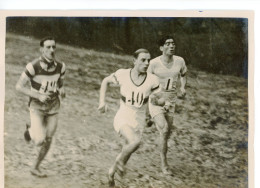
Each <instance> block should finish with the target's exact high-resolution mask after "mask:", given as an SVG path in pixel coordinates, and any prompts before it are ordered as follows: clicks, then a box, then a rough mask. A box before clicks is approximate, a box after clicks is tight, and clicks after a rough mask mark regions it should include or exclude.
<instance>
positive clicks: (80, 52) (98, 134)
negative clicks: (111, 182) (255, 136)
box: [4, 34, 248, 188]
mask: <svg viewBox="0 0 260 188" xmlns="http://www.w3.org/2000/svg"><path fill="white" fill-rule="evenodd" d="M38 55H39V51H38V40H35V39H32V38H28V37H22V36H16V35H11V34H9V35H7V40H6V93H5V119H4V122H5V125H4V145H5V148H4V149H5V151H4V157H5V158H4V159H5V161H4V164H5V187H6V188H36V187H39V188H43V187H44V188H65V187H107V178H106V175H107V171H108V168H109V167H110V165H111V164H112V163H113V161H114V159H115V157H116V155H117V154H118V153H119V152H120V149H121V146H122V143H123V140H121V138H120V137H119V136H118V135H117V134H116V133H115V131H114V130H113V126H112V122H113V117H114V115H115V113H116V110H117V108H118V105H119V100H118V97H119V92H118V89H117V88H111V89H110V90H109V94H108V98H107V99H108V100H107V101H108V103H109V107H110V111H109V112H108V113H107V114H106V115H100V114H98V113H97V110H96V109H97V106H98V92H99V87H100V83H101V80H102V79H103V78H104V77H105V76H107V75H108V74H110V73H112V72H113V71H115V70H117V69H118V68H128V67H130V66H131V58H130V57H129V56H119V55H114V54H108V53H101V52H96V51H94V50H86V49H81V48H73V47H70V46H66V45H58V51H57V55H58V59H60V60H62V61H64V62H65V63H66V65H67V73H66V83H65V87H66V93H67V97H66V98H65V99H64V100H63V101H62V108H61V111H60V118H59V127H58V130H57V132H56V135H55V139H54V143H53V146H52V148H51V151H50V153H49V154H48V156H47V158H46V160H44V161H43V163H42V165H41V166H42V169H43V170H45V171H46V173H48V177H47V178H37V177H34V176H32V175H31V174H30V172H29V170H30V166H31V165H32V163H33V161H34V160H35V158H36V150H35V148H34V146H33V144H32V143H29V144H27V143H26V142H25V141H24V138H23V132H24V130H25V123H28V122H29V113H28V109H27V103H28V99H27V97H26V96H23V95H21V94H18V93H16V92H15V83H16V81H17V80H18V78H19V76H20V73H21V72H22V71H23V70H24V67H25V65H26V63H27V62H29V61H30V60H32V59H34V58H36V57H37V56H38ZM188 76H189V79H188V84H187V96H186V99H185V100H178V101H177V107H176V118H175V129H174V131H173V134H172V136H171V138H170V141H169V152H168V157H169V164H170V166H171V167H172V169H173V171H174V176H164V175H163V174H162V173H161V172H160V156H159V151H158V141H159V140H158V138H159V134H158V132H157V131H156V128H155V126H152V127H147V128H146V129H145V133H144V137H143V143H142V146H141V147H140V149H139V150H138V151H137V152H136V153H135V154H133V155H132V157H131V159H130V161H129V163H128V164H127V173H126V175H125V176H124V178H120V177H118V176H116V185H117V186H118V187H129V188H130V187H131V188H134V187H149V188H153V187H154V188H160V187H162V188H164V187H178V188H179V187H180V188H186V187H187V188H194V187H201V188H215V187H218V188H219V187H223V188H234V187H239V188H240V187H247V186H248V166H247V165H248V145H247V143H248V142H247V141H248V139H247V137H248V101H247V80H245V79H243V78H238V77H233V76H222V75H215V74H208V73H205V72H201V71H197V70H194V69H193V68H192V67H189V74H188Z"/></svg>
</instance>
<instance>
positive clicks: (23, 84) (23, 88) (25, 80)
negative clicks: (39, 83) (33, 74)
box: [15, 72, 50, 102]
mask: <svg viewBox="0 0 260 188" xmlns="http://www.w3.org/2000/svg"><path fill="white" fill-rule="evenodd" d="M29 82H30V79H29V77H28V76H27V75H26V74H25V73H24V72H23V73H22V75H21V76H20V78H19V80H18V81H17V83H16V86H15V88H16V90H17V91H19V92H20V93H23V94H25V95H27V96H29V97H32V98H35V99H38V100H40V101H41V102H45V101H46V100H48V99H50V97H49V96H48V95H43V94H40V93H38V92H35V91H32V90H31V89H29V88H28V84H29Z"/></svg>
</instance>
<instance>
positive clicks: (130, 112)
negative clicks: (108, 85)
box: [112, 69, 159, 132]
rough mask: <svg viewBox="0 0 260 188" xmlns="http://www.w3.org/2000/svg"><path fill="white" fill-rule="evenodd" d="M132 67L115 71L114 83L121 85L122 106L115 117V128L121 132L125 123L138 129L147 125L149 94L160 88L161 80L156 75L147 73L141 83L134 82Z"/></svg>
mask: <svg viewBox="0 0 260 188" xmlns="http://www.w3.org/2000/svg"><path fill="white" fill-rule="evenodd" d="M130 71H131V69H119V70H118V71H116V72H115V73H113V74H112V75H113V77H114V83H115V84H118V85H119V86H120V93H121V100H120V108H119V110H118V111H117V114H116V116H115V118H114V128H115V130H116V131H117V132H119V130H120V127H121V126H124V125H128V126H131V127H133V128H137V129H143V128H144V126H145V117H146V116H145V113H146V109H147V103H148V99H149V95H150V94H151V93H152V92H153V91H154V90H156V89H159V80H158V78H157V77H156V76H154V75H152V74H150V73H147V74H146V78H145V79H144V81H143V82H142V83H141V84H140V85H136V84H135V83H133V81H132V79H131V76H130Z"/></svg>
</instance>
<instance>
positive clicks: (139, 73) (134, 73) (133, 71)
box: [131, 67, 146, 78]
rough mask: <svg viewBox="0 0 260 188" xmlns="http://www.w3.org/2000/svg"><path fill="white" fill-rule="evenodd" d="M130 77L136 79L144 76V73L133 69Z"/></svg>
mask: <svg viewBox="0 0 260 188" xmlns="http://www.w3.org/2000/svg"><path fill="white" fill-rule="evenodd" d="M131 74H132V77H135V78H138V77H141V76H144V75H145V74H146V73H143V72H139V71H138V70H137V69H136V68H135V67H134V68H133V69H132V71H131Z"/></svg>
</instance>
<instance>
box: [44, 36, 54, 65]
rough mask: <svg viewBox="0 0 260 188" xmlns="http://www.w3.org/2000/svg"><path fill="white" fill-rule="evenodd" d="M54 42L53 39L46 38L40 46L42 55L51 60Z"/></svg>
mask: <svg viewBox="0 0 260 188" xmlns="http://www.w3.org/2000/svg"><path fill="white" fill-rule="evenodd" d="M55 49H56V43H55V41H54V40H46V41H44V43H43V47H41V51H42V55H43V56H44V57H45V58H47V59H49V60H53V59H54V56H55Z"/></svg>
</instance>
